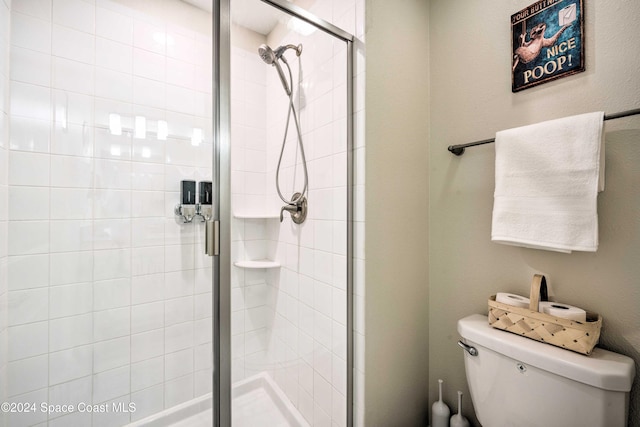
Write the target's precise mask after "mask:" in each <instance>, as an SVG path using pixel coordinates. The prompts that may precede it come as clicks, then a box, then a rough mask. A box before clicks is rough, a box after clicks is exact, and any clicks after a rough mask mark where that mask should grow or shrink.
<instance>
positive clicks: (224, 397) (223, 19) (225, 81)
mask: <svg viewBox="0 0 640 427" xmlns="http://www.w3.org/2000/svg"><path fill="white" fill-rule="evenodd" d="M261 1H262V2H263V3H266V4H268V5H270V6H272V7H275V8H276V9H279V10H281V11H283V12H285V13H287V14H289V15H291V16H293V17H296V18H298V19H300V20H302V21H304V22H306V23H308V24H311V25H313V26H314V27H316V28H317V29H319V30H322V31H324V32H325V33H327V34H329V35H331V36H333V37H335V38H337V39H339V40H342V41H344V42H345V43H346V46H347V70H346V73H347V84H346V91H347V93H346V96H347V307H346V308H347V325H346V328H347V396H346V400H347V402H346V404H347V420H346V422H347V426H349V427H351V426H353V391H354V381H353V368H354V366H353V364H354V337H353V327H354V321H353V316H354V313H353V302H354V301H353V262H354V248H353V242H354V238H353V217H354V210H353V198H354V196H353V186H354V155H353V149H354V116H353V114H354V111H353V109H354V101H353V100H354V85H353V78H354V75H353V67H354V46H353V43H354V41H355V37H354V36H353V35H352V34H350V33H348V32H346V31H344V30H342V29H341V28H338V27H336V26H335V25H333V24H331V23H330V22H327V21H325V20H324V19H321V18H319V17H317V16H315V15H314V14H312V13H310V12H309V11H307V10H305V9H303V8H301V7H299V6H296V5H294V4H292V3H289V2H287V1H286V0H261ZM212 19H213V37H212V40H213V176H212V178H213V182H214V183H215V185H214V193H215V194H214V209H213V217H214V220H218V221H219V222H220V255H218V256H216V257H214V258H213V378H212V381H213V424H214V426H216V427H220V426H224V427H227V426H229V427H230V426H231V172H230V165H231V112H230V109H231V93H230V90H231V0H213V13H212Z"/></svg>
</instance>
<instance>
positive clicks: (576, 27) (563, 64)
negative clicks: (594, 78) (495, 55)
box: [511, 0, 584, 92]
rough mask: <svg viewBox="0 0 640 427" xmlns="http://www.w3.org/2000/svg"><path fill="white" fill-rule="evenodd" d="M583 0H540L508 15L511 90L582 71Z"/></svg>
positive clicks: (525, 87)
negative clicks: (510, 49)
mask: <svg viewBox="0 0 640 427" xmlns="http://www.w3.org/2000/svg"><path fill="white" fill-rule="evenodd" d="M582 1H583V0H541V1H538V2H536V3H534V4H532V5H531V6H529V7H527V8H525V9H522V10H521V11H519V12H517V13H514V14H513V15H511V44H512V52H513V60H512V63H511V91H512V92H518V91H521V90H524V89H527V88H530V87H532V86H536V85H539V84H542V83H546V82H549V81H551V80H556V79H559V78H560V77H566V76H570V75H572V74H575V73H579V72H581V71H584V32H583V27H584V9H583V7H582Z"/></svg>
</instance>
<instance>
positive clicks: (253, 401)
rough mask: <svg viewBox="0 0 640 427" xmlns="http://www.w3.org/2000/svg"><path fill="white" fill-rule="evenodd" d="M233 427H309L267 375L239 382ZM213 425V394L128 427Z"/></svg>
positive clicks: (233, 412) (234, 395)
mask: <svg viewBox="0 0 640 427" xmlns="http://www.w3.org/2000/svg"><path fill="white" fill-rule="evenodd" d="M232 395H233V398H232V412H231V413H232V417H233V422H232V424H233V427H255V426H260V425H268V426H273V427H308V426H309V424H308V423H307V422H306V421H305V419H304V418H303V417H302V415H301V414H300V413H299V412H298V410H297V409H296V408H295V407H294V406H293V404H291V402H290V401H289V399H288V398H287V397H286V395H285V394H284V393H283V392H282V390H280V387H278V385H277V384H276V383H275V381H273V380H272V379H271V377H270V376H269V375H268V374H266V373H260V374H257V375H254V376H252V377H249V378H247V379H245V380H243V381H239V382H237V383H235V384H234V385H233V389H232ZM212 424H213V410H212V394H211V393H209V394H206V395H204V396H201V397H198V398H196V399H192V400H190V401H188V402H185V403H182V404H180V405H177V406H174V407H173V408H169V409H167V410H165V411H162V412H159V413H157V414H154V415H152V416H150V417H147V418H144V419H142V420H139V421H136V422H135V423H131V424H129V425H128V426H127V427H142V426H145V427H201V426H202V427H204V426H211V425H212Z"/></svg>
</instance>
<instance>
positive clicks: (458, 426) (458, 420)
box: [450, 391, 469, 427]
mask: <svg viewBox="0 0 640 427" xmlns="http://www.w3.org/2000/svg"><path fill="white" fill-rule="evenodd" d="M450 427H469V420H468V419H467V418H466V417H464V416H463V415H462V392H461V391H458V413H457V414H455V415H453V416H452V417H451V420H450Z"/></svg>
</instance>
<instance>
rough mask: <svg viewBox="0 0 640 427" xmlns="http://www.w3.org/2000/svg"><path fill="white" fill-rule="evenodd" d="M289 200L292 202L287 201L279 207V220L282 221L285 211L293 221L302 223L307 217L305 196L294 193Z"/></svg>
mask: <svg viewBox="0 0 640 427" xmlns="http://www.w3.org/2000/svg"><path fill="white" fill-rule="evenodd" d="M291 200H292V201H293V203H287V204H286V205H284V206H283V207H282V208H281V209H280V222H282V221H284V211H287V212H289V214H290V215H291V219H292V220H293V222H294V223H296V224H302V223H303V222H304V220H305V219H307V198H306V197H304V196H302V194H300V193H295V194H294V195H293V197H292V198H291Z"/></svg>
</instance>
